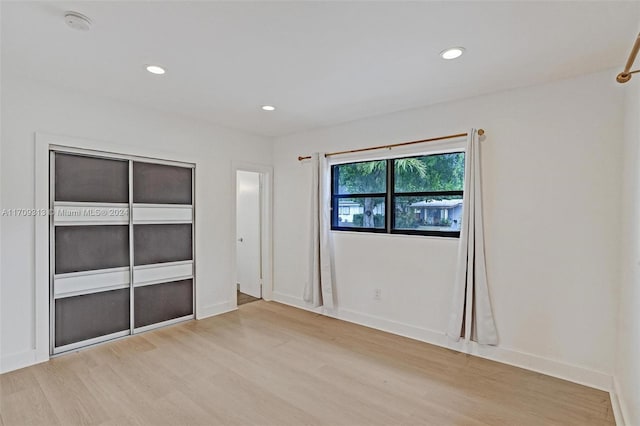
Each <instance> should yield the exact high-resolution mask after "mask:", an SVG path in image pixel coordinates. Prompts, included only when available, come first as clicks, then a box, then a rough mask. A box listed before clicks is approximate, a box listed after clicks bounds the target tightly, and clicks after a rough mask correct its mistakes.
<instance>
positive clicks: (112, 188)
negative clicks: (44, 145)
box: [55, 153, 129, 203]
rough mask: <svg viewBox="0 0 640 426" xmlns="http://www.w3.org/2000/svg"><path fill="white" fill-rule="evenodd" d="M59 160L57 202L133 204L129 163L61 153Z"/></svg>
mask: <svg viewBox="0 0 640 426" xmlns="http://www.w3.org/2000/svg"><path fill="white" fill-rule="evenodd" d="M55 161H56V167H55V201H75V202H85V203H86V202H95V203H128V202H129V163H128V162H127V161H122V160H109V159H104V158H95V157H85V156H81V155H71V154H59V153H57V154H56V155H55Z"/></svg>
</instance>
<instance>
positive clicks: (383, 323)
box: [273, 292, 613, 392]
mask: <svg viewBox="0 0 640 426" xmlns="http://www.w3.org/2000/svg"><path fill="white" fill-rule="evenodd" d="M273 299H274V301H276V302H281V303H284V304H287V305H291V306H294V307H297V308H301V309H306V310H309V311H312V312H317V313H321V314H323V315H327V316H330V317H333V318H336V319H340V320H344V321H348V322H352V323H356V324H359V325H363V326H365V327H371V328H375V329H378V330H382V331H386V332H389V333H393V334H397V335H400V336H404V337H408V338H411V339H415V340H420V341H422V342H426V343H430V344H433V345H437V346H442V347H445V348H447V349H453V350H456V351H459V352H463V353H468V354H470V355H475V356H478V357H481V358H486V359H490V360H492V361H497V362H501V363H503V364H509V365H513V366H515V367H519V368H524V369H526V370H531V371H535V372H538V373H542V374H546V375H549V376H553V377H557V378H559V379H563V380H568V381H570V382H574V383H578V384H581V385H585V386H589V387H592V388H596V389H600V390H603V391H606V392H611V391H612V390H613V384H612V379H611V376H610V375H608V374H605V373H602V372H599V371H593V370H590V369H588V368H584V367H579V366H575V365H570V364H565V363H563V362H560V361H556V360H552V359H548V358H544V357H541V356H538V355H534V354H529V353H525V352H520V351H517V350H514V349H509V348H504V347H500V346H483V345H478V344H477V343H475V342H471V343H469V344H467V343H465V342H463V341H459V342H455V341H453V340H451V339H450V338H448V337H447V336H446V334H445V332H444V331H437V330H429V329H426V328H421V327H416V326H413V325H410V324H404V323H401V322H397V321H392V320H388V319H386V318H381V317H377V316H373V315H369V314H364V313H361V312H356V311H352V310H348V309H341V308H340V307H338V308H337V309H335V310H327V309H323V308H315V309H309V308H308V307H307V306H305V303H304V301H303V300H302V299H301V298H298V297H294V296H290V295H285V294H282V293H278V292H274V293H273Z"/></svg>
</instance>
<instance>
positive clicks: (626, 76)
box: [616, 34, 640, 84]
mask: <svg viewBox="0 0 640 426" xmlns="http://www.w3.org/2000/svg"><path fill="white" fill-rule="evenodd" d="M639 51H640V34H638V37H637V38H636V41H635V43H634V44H633V47H632V48H631V53H629V58H628V59H627V63H626V65H625V66H624V70H623V71H622V72H621V73H620V74H618V75H617V76H616V81H617V82H618V83H621V84H622V83H626V82H627V81H629V80H631V77H632V75H633V74H635V73H637V72H640V70H635V71H631V67H632V66H633V63H634V62H635V60H636V56H638V52H639Z"/></svg>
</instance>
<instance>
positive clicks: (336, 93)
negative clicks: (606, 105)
mask: <svg viewBox="0 0 640 426" xmlns="http://www.w3.org/2000/svg"><path fill="white" fill-rule="evenodd" d="M67 10H75V11H78V12H81V13H83V14H85V15H87V16H89V17H90V18H91V19H92V20H93V22H94V25H93V28H92V29H91V31H89V32H79V31H74V30H72V29H70V28H68V27H67V26H66V24H65V22H64V19H63V15H64V12H65V11H67ZM638 11H639V8H638V3H637V2H609V1H607V2H484V1H473V2H453V1H446V2H398V1H390V2H205V1H193V2H187V1H174V2H157V1H145V2H139V1H138V2H134V1H129V2H113V1H86V2H57V1H48V2H42V3H40V2H28V1H23V2H3V3H2V33H1V37H2V38H1V49H2V69H3V72H10V73H19V74H20V75H23V76H26V77H29V78H34V79H38V80H45V81H50V82H53V83H56V84H58V85H62V86H67V87H73V88H76V89H78V90H81V91H84V92H89V93H92V94H97V95H104V96H109V97H112V98H118V99H122V100H125V101H128V102H133V103H136V104H140V105H144V106H150V107H154V108H158V109H162V110H166V111H171V112H175V113H179V114H182V115H187V116H192V117H196V118H201V119H205V120H208V121H210V122H213V123H217V124H221V125H224V126H227V127H233V128H237V129H242V130H245V131H249V132H252V133H256V134H262V135H268V136H276V135H284V134H289V133H295V132H299V131H303V130H306V129H310V128H315V127H320V126H326V125H332V124H337V123H341V122H345V121H350V120H354V119H357V118H361V117H366V116H372V115H377V114H383V113H389V112H393V111H398V110H403V109H408V108H414V107H419V106H423V105H429V104H433V103H437V102H442V101H447V100H452V99H459V98H464V97H469V96H474V95H479V94H484V93H489V92H494V91H498V90H504V89H508V88H514V87H519V86H526V85H531V84H536V83H540V82H545V81H550V80H554V79H560V78H564V77H570V76H573V75H577V74H583V73H588V72H593V71H597V70H601V69H605V68H610V67H612V66H618V65H621V64H623V63H624V61H625V59H626V57H627V55H628V53H629V49H630V47H631V45H632V43H633V40H634V38H635V36H636V33H637V30H638V24H639V17H640V15H639V13H638ZM450 46H464V47H465V48H466V49H467V51H466V54H465V55H464V56H463V57H462V58H460V59H458V60H455V61H444V60H442V59H440V57H439V55H438V54H439V52H440V51H441V50H442V49H444V48H447V47H450ZM148 63H153V64H161V65H163V66H165V67H166V68H167V74H165V75H164V76H154V75H151V74H149V73H147V72H146V71H145V70H144V67H143V65H144V64H148ZM612 78H614V76H613V75H612ZM263 104H273V105H276V106H277V107H278V110H277V111H275V112H272V113H267V112H263V111H261V110H260V105H263Z"/></svg>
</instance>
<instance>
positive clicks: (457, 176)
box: [394, 152, 464, 192]
mask: <svg viewBox="0 0 640 426" xmlns="http://www.w3.org/2000/svg"><path fill="white" fill-rule="evenodd" d="M394 164H395V166H394V169H395V170H394V173H395V175H394V179H395V191H396V192H430V191H462V190H463V185H464V152H456V153H452V154H438V155H425V156H423V157H411V158H398V159H396V160H394Z"/></svg>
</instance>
